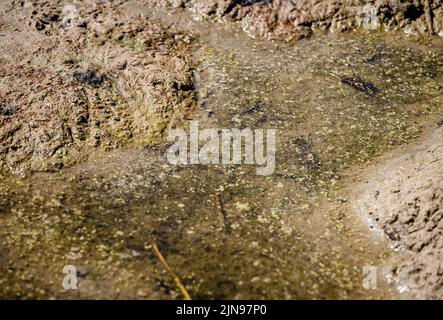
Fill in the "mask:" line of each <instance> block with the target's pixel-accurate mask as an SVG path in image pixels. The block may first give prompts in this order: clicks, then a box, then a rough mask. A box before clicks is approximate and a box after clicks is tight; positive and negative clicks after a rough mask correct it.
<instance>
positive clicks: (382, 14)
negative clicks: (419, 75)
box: [160, 0, 443, 39]
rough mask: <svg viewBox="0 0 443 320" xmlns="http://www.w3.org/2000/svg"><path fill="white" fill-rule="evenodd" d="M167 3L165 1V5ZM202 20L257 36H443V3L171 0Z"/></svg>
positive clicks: (430, 0) (425, 0)
mask: <svg viewBox="0 0 443 320" xmlns="http://www.w3.org/2000/svg"><path fill="white" fill-rule="evenodd" d="M160 3H162V4H164V2H163V1H162V2H160ZM167 3H168V4H169V5H170V6H172V7H184V8H189V9H191V10H193V11H195V12H198V13H200V14H201V15H203V16H208V17H214V18H218V19H226V20H231V21H236V22H238V23H239V24H240V25H241V27H242V28H243V29H244V30H245V31H247V32H250V33H251V34H253V35H258V36H265V37H268V38H284V39H300V38H304V37H308V36H311V35H312V34H314V33H322V32H334V33H336V32H344V31H351V30H355V29H358V28H364V29H372V30H373V29H384V30H403V31H404V32H406V33H408V34H443V7H442V4H443V3H442V1H440V0H419V1H399V0H377V1H363V0H338V1H337V0H336V1H314V0H245V1H243V0H168V1H167Z"/></svg>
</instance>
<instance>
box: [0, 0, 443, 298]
mask: <svg viewBox="0 0 443 320" xmlns="http://www.w3.org/2000/svg"><path fill="white" fill-rule="evenodd" d="M311 2H312V1H301V2H297V3H296V2H295V1H294V2H292V1H288V2H282V1H222V0H220V1H208V2H203V1H198V0H195V1H171V2H169V1H168V2H166V1H165V2H160V3H159V1H154V0H151V1H102V2H95V1H74V3H68V2H64V1H6V2H2V3H1V4H0V10H1V12H2V15H1V18H0V39H1V40H0V41H1V43H2V46H1V49H0V61H1V64H0V67H1V69H0V70H1V71H0V72H1V73H0V74H1V79H0V99H1V100H0V142H1V144H0V165H1V172H2V174H1V176H0V195H1V197H0V239H1V242H0V243H1V245H0V274H1V276H0V297H1V298H13V299H30V298H40V299H42V298H56V299H63V298H66V299H78V298H86V299H95V298H105V299H114V298H120V299H126V298H136V299H180V298H182V296H181V293H180V291H179V290H178V288H177V287H176V286H175V284H174V281H173V279H172V278H171V276H170V274H168V273H167V271H166V270H165V269H164V268H163V266H162V265H161V264H160V263H159V260H158V259H157V258H156V257H155V255H154V254H153V252H152V243H153V241H155V243H157V245H158V247H159V249H160V251H161V252H162V254H163V255H164V256H165V258H166V259H167V261H168V263H169V264H170V266H171V267H172V268H173V269H174V271H175V272H176V273H177V274H178V275H179V276H180V278H181V280H182V282H183V283H184V285H185V286H186V288H187V290H188V291H189V293H190V295H191V297H192V298H194V299H250V298H255V299H257V298H258V299H262V298H269V299H328V298H329V299H351V298H361V299H396V298H435V299H441V298H442V297H443V292H442V286H441V285H442V280H441V279H442V273H441V272H442V264H441V263H442V262H441V254H442V229H441V221H442V220H441V210H442V209H441V207H442V203H441V199H442V197H441V180H442V179H441V178H440V176H441V173H442V172H441V168H440V167H441V166H439V161H440V160H441V156H442V155H441V152H440V151H441V150H440V149H441V148H440V147H441V134H442V132H441V130H442V129H439V125H441V121H439V119H441V116H442V115H443V107H442V99H443V89H442V86H441V84H442V79H443V39H440V38H439V37H438V36H437V34H438V33H439V32H440V31H441V25H440V23H441V19H442V13H441V7H440V2H439V1H423V2H422V1H415V2H412V1H411V2H410V3H409V2H401V5H399V4H398V2H396V1H374V2H371V4H372V5H373V7H371V8H369V7H366V9H364V10H369V11H368V12H372V13H374V12H375V13H374V14H375V16H376V17H377V19H376V22H377V23H378V24H377V25H374V26H375V27H374V26H373V25H370V26H369V27H368V26H367V25H365V24H366V23H367V22H368V20H367V19H366V20H365V19H363V20H361V19H362V16H361V15H358V14H357V13H358V12H360V11H361V10H363V7H364V6H363V3H364V2H363V1H353V4H354V5H353V6H351V5H349V4H348V3H351V1H341V2H340V1H338V2H337V6H336V7H334V8H335V9H334V8H332V9H331V8H329V7H328V8H329V9H328V10H330V11H328V10H326V11H325V10H324V8H323V7H324V6H323V7H322V2H319V3H320V4H319V5H318V7H316V8H313V7H311V6H310V3H311ZM334 3H335V2H334ZM396 3H397V5H396ZM203 4H205V5H203ZM306 8H307V9H306ZM368 8H369V9H368ZM374 8H375V9H374ZM386 8H388V9H386ZM308 9H309V10H308ZM279 10H282V11H279ZM371 10H372V11H371ZM374 10H375V11H374ZM275 12H280V13H281V14H278V15H277V18H276V19H277V20H275V21H274V22H272V23H271V24H268V25H267V24H263V23H262V22H263V21H264V20H266V21H267V22H269V21H270V20H269V17H268V16H267V15H268V14H269V13H272V14H275ZM300 12H302V13H303V14H300ZM319 12H320V13H323V15H319ZM331 12H332V13H331ZM365 12H366V11H365ZM289 13H291V14H290V15H289ZM372 13H371V14H372ZM382 13H384V14H385V15H384V16H383V15H382ZM285 14H286V15H285ZM429 15H430V16H429ZM313 17H314V18H313ZM364 17H365V16H363V18H364ZM383 17H385V18H383ZM413 18H414V19H413ZM429 18H430V19H431V20H429ZM263 19H264V20H263ZM282 19H283V20H282ZM359 19H360V20H359ZM306 21H311V22H310V23H307V22H306ZM371 21H372V20H371ZM372 22H374V21H372ZM372 22H371V23H372ZM251 23H252V24H251ZM374 23H375V22H374ZM259 25H260V26H262V29H260V30H259V32H256V31H257V26H259ZM345 25H346V26H347V27H344V26H345ZM317 26H318V27H319V28H318V30H317ZM322 26H323V27H322ZM342 27H343V28H342ZM365 27H368V28H369V29H374V30H366V29H368V28H366V29H365ZM373 27H374V28H373ZM388 27H389V28H388ZM383 28H384V29H389V30H390V31H389V30H388V31H386V30H382V29H383ZM354 29H355V30H354ZM431 29H432V30H431ZM351 30H352V32H345V33H337V32H335V31H351ZM411 30H412V31H411ZM320 31H321V32H320ZM326 31H329V32H326ZM331 31H334V32H331ZM431 33H433V34H434V35H431ZM251 35H252V36H251ZM306 37H308V38H306ZM302 38H306V39H302ZM295 39H298V41H294V40H295ZM288 40H289V41H288ZM190 120H197V121H199V125H200V127H201V128H202V129H203V128H216V129H223V128H239V129H242V128H254V129H255V128H260V129H262V128H268V129H271V128H274V129H276V130H277V136H276V137H277V146H276V147H277V148H276V150H277V153H276V168H275V172H274V174H272V175H269V176H258V175H256V174H255V166H254V165H179V166H176V165H172V164H170V163H169V162H168V161H167V160H166V157H165V154H166V150H167V149H168V147H169V144H170V143H169V142H167V139H166V136H167V133H168V131H169V130H170V129H172V128H176V127H182V128H186V130H187V129H188V127H189V121H190ZM66 265H74V266H76V267H77V275H78V278H79V282H78V289H77V290H65V289H64V288H63V287H62V281H63V278H64V277H65V274H64V273H63V267H64V266H66ZM365 266H376V267H377V270H378V272H377V288H376V289H371V290H367V288H365V287H364V285H363V283H364V275H363V271H362V270H363V268H364V267H365Z"/></svg>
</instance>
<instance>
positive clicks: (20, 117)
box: [0, 1, 195, 174]
mask: <svg viewBox="0 0 443 320" xmlns="http://www.w3.org/2000/svg"><path fill="white" fill-rule="evenodd" d="M122 3H123V2H112V3H111V2H106V3H101V4H94V2H93V1H90V2H89V1H86V2H83V3H82V4H76V5H75V6H69V5H65V6H64V5H63V3H62V2H59V1H33V2H25V3H21V2H17V1H12V2H10V3H9V4H8V5H4V6H2V8H1V10H2V11H3V12H2V16H3V18H2V21H1V25H0V32H1V33H2V35H3V37H2V48H1V49H0V61H1V67H0V74H1V75H2V77H1V80H0V97H1V98H0V166H1V167H3V169H7V170H9V171H11V172H13V173H17V174H24V173H26V172H28V171H46V170H55V169H59V168H61V167H64V166H70V165H72V164H74V163H76V162H78V161H80V160H81V159H84V158H85V157H87V156H88V154H89V153H90V152H91V151H92V149H91V148H98V147H99V148H102V149H113V148H117V147H121V146H145V145H150V144H152V143H155V141H156V140H158V139H159V137H161V136H162V134H163V132H164V131H165V129H167V128H168V127H170V126H173V125H174V123H176V122H177V121H180V119H183V117H185V116H186V114H187V113H188V112H189V111H190V110H191V109H192V108H193V106H194V104H195V93H194V84H193V75H192V63H191V59H190V57H189V56H190V53H191V52H192V47H193V45H194V44H193V43H192V42H191V41H190V40H189V39H188V38H189V37H188V35H186V34H181V33H179V32H172V31H169V30H168V29H167V28H166V27H164V26H162V25H160V24H158V23H153V22H151V21H149V20H147V19H146V18H142V17H137V16H135V17H134V16H133V15H131V13H130V12H128V11H125V10H119V9H118V7H119V6H120V5H122Z"/></svg>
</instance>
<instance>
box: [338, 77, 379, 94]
mask: <svg viewBox="0 0 443 320" xmlns="http://www.w3.org/2000/svg"><path fill="white" fill-rule="evenodd" d="M340 81H341V82H342V83H344V84H347V85H348V86H351V87H352V88H354V89H355V90H357V91H360V92H363V93H365V94H367V95H368V96H374V95H376V94H377V93H379V92H380V90H379V89H378V88H377V87H376V86H374V85H373V84H372V83H370V82H367V81H364V80H362V79H361V78H359V77H355V76H353V77H340Z"/></svg>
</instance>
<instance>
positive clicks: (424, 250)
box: [355, 128, 443, 299]
mask: <svg viewBox="0 0 443 320" xmlns="http://www.w3.org/2000/svg"><path fill="white" fill-rule="evenodd" d="M442 138H443V129H442V128H439V129H437V130H435V131H434V132H433V133H432V134H431V135H430V136H428V137H427V138H426V139H425V140H424V141H423V142H422V143H420V144H419V145H418V146H415V147H412V148H409V150H407V151H406V152H405V151H403V152H401V154H400V155H397V156H394V157H392V159H389V160H386V161H382V162H381V163H380V164H378V165H376V166H375V167H374V168H371V169H370V170H369V172H368V173H367V174H366V175H365V177H364V178H363V179H364V184H363V185H362V186H361V188H362V189H364V191H363V192H362V193H361V194H360V195H359V197H358V200H357V202H356V204H355V206H356V207H357V208H358V210H359V211H360V212H361V213H362V214H363V215H364V216H365V217H367V218H368V219H369V221H370V224H371V228H373V229H381V231H382V233H383V234H384V235H385V237H386V238H387V239H388V241H389V242H390V243H391V244H392V246H393V248H394V249H396V250H400V251H406V252H410V254H407V255H406V256H405V257H403V258H401V259H399V261H396V262H395V263H393V265H392V267H391V273H392V279H393V280H394V281H395V282H396V283H397V285H398V287H399V289H400V290H402V291H405V292H408V293H410V294H411V295H412V296H413V297H418V298H426V299H442V298H443V261H442V257H443V189H442V187H443V166H442V161H443V142H442V141H443V140H442Z"/></svg>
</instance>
